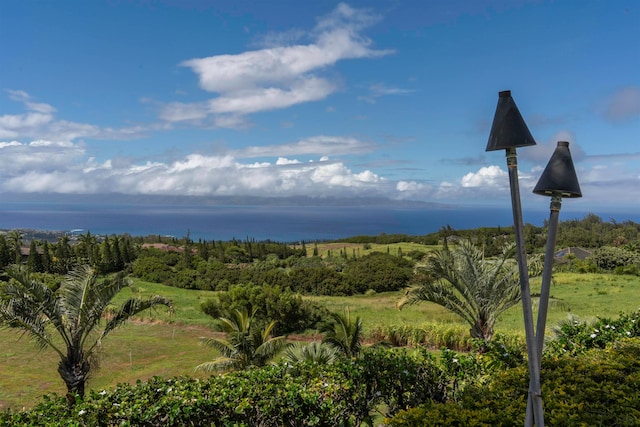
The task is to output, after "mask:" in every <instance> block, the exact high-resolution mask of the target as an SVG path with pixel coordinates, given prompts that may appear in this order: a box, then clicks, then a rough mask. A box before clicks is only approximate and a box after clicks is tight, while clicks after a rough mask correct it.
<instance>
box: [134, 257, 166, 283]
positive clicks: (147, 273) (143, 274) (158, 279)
mask: <svg viewBox="0 0 640 427" xmlns="http://www.w3.org/2000/svg"><path fill="white" fill-rule="evenodd" d="M132 274H133V276H134V277H138V278H139V279H142V280H144V281H145V282H153V283H167V282H168V281H169V280H170V279H171V278H172V277H173V275H174V273H173V270H172V268H171V267H170V266H168V265H167V264H166V263H165V262H164V261H163V260H162V259H160V258H156V257H141V258H138V259H137V260H136V261H135V262H134V263H133V271H132Z"/></svg>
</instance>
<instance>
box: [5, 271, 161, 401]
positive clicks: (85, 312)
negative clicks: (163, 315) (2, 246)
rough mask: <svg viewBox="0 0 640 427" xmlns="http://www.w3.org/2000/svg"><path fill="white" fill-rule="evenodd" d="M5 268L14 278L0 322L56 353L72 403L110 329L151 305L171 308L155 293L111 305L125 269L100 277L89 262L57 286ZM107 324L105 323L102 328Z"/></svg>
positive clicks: (7, 286)
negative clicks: (50, 285)
mask: <svg viewBox="0 0 640 427" xmlns="http://www.w3.org/2000/svg"><path fill="white" fill-rule="evenodd" d="M6 271H7V273H8V275H9V276H10V277H11V279H12V280H10V281H9V282H8V283H6V284H5V285H4V286H2V287H0V326H2V327H11V328H17V329H21V330H23V331H24V332H25V333H27V334H28V335H30V336H31V337H32V338H33V339H34V340H35V341H36V343H38V344H39V345H40V347H41V348H43V349H44V348H47V347H48V348H51V349H52V350H53V351H55V352H56V353H58V355H59V356H60V362H59V363H58V373H59V374H60V377H62V380H63V381H64V382H65V384H66V386H67V399H68V400H69V403H70V404H73V403H74V402H75V395H79V396H80V397H81V398H82V397H83V396H84V391H85V383H86V381H87V378H88V376H89V373H90V371H91V368H92V365H93V364H94V362H95V358H96V355H97V351H98V349H99V348H100V343H101V342H102V340H103V339H104V338H105V337H106V336H107V335H109V333H110V332H111V331H113V330H114V329H115V328H116V327H118V326H120V325H122V324H123V323H124V322H126V321H127V320H128V319H129V318H130V317H131V316H133V315H135V314H138V313H139V312H141V311H143V310H146V309H148V308H151V307H155V306H157V305H165V306H167V307H169V308H170V309H171V308H172V303H171V301H170V300H168V299H166V298H164V297H161V296H154V297H152V298H150V299H147V300H141V299H140V298H130V299H128V300H127V301H125V302H124V303H123V304H121V305H120V306H118V307H116V308H115V309H109V307H110V305H111V302H112V300H113V298H114V297H115V296H116V294H118V292H120V291H121V290H122V289H124V288H125V287H127V286H129V281H128V279H126V278H125V277H124V276H123V275H118V276H114V277H113V278H109V279H105V280H98V277H97V275H96V272H95V270H93V269H92V268H91V267H89V266H87V265H82V266H78V267H77V268H75V269H74V270H71V271H70V272H69V273H68V274H67V275H66V277H65V279H64V281H63V282H62V284H61V285H60V287H59V289H58V290H57V291H55V292H54V291H52V290H51V289H50V288H48V287H47V286H45V285H44V284H42V283H39V282H37V281H34V280H32V279H31V278H30V276H29V273H28V271H27V270H26V269H24V268H19V267H15V266H14V267H12V268H8V269H7V270H6ZM107 315H108V316H107ZM103 319H104V322H103ZM103 324H104V329H102V331H98V329H99V327H101V326H102V325H103ZM54 331H55V334H54V333H53V332H54ZM56 334H57V335H58V336H59V337H55V335H56Z"/></svg>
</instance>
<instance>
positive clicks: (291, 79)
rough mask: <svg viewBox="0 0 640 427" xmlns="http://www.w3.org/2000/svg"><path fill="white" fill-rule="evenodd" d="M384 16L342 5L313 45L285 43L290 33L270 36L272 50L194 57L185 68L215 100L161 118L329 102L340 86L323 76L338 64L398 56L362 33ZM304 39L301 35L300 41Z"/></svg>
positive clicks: (171, 108)
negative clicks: (346, 60)
mask: <svg viewBox="0 0 640 427" xmlns="http://www.w3.org/2000/svg"><path fill="white" fill-rule="evenodd" d="M377 19H378V17H376V16H374V15H372V14H371V13H370V12H368V11H367V10H364V9H355V8H352V7H350V6H348V5H346V4H339V5H338V6H337V7H336V8H335V9H334V10H333V11H332V12H331V13H330V14H329V15H327V16H325V17H322V18H320V19H319V20H318V22H317V24H316V27H315V28H314V29H313V30H312V31H310V33H309V34H308V37H310V38H311V42H310V43H309V44H296V45H290V44H285V43H287V42H288V41H290V40H292V36H291V34H290V33H287V35H286V37H282V38H278V37H276V36H275V35H273V34H270V35H269V37H268V41H269V43H268V45H269V47H266V48H263V49H259V50H253V51H247V52H243V53H239V54H224V55H215V56H210V57H206V58H193V59H189V60H186V61H183V62H182V63H181V64H180V65H182V66H184V67H188V68H190V69H191V70H192V71H193V72H194V73H196V74H197V75H198V79H199V82H200V87H201V88H202V89H203V90H205V91H207V92H212V93H216V94H217V95H218V96H216V97H215V98H213V99H210V100H208V101H205V102H196V103H191V104H187V103H170V104H167V105H166V106H165V107H164V108H163V109H162V111H161V112H160V117H161V118H162V119H164V120H167V121H170V122H180V121H199V120H203V119H205V118H206V117H208V116H210V115H213V116H216V115H219V114H235V115H248V114H252V113H257V112H261V111H269V110H274V109H282V108H287V107H290V106H292V105H295V104H300V103H305V102H312V101H318V100H322V99H325V98H326V97H327V96H329V95H330V94H332V93H333V92H335V91H336V90H337V89H338V85H337V84H336V83H334V82H332V81H330V80H329V79H328V78H326V77H321V76H319V73H320V72H322V71H323V70H325V69H327V68H329V67H331V66H333V65H335V64H336V63H337V62H338V61H341V60H345V59H357V58H376V57H380V56H384V55H388V54H390V53H392V51H390V50H376V49H373V48H371V44H372V42H371V40H370V39H368V38H367V37H365V36H364V35H362V34H361V31H362V30H363V29H365V28H366V27H368V26H370V25H372V24H373V23H375V22H376V21H377ZM300 38H302V34H301V33H300V32H299V31H296V32H295V39H296V40H297V39H300Z"/></svg>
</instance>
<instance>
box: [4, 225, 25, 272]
mask: <svg viewBox="0 0 640 427" xmlns="http://www.w3.org/2000/svg"><path fill="white" fill-rule="evenodd" d="M22 237H23V234H22V231H20V230H11V231H9V233H8V234H7V242H8V244H9V248H10V249H11V252H12V256H11V258H12V262H13V263H15V264H22V250H21V248H22Z"/></svg>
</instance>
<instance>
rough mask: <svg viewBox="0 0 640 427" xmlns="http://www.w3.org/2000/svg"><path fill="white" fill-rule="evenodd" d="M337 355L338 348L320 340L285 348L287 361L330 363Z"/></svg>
mask: <svg viewBox="0 0 640 427" xmlns="http://www.w3.org/2000/svg"><path fill="white" fill-rule="evenodd" d="M338 357H339V354H338V350H337V349H336V348H335V347H333V346H330V345H327V344H323V343H320V342H315V341H314V342H310V343H308V344H304V345H300V344H298V345H295V346H291V347H289V348H287V350H286V352H285V360H286V361H287V362H288V363H317V364H321V365H322V364H328V365H330V364H332V363H333V362H335V361H336V360H337V359H338Z"/></svg>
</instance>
